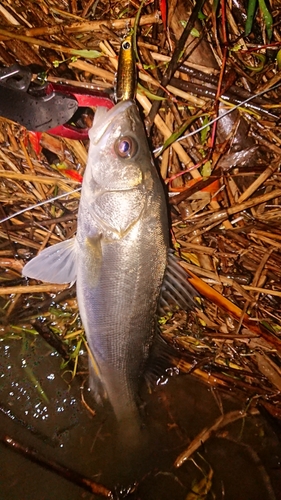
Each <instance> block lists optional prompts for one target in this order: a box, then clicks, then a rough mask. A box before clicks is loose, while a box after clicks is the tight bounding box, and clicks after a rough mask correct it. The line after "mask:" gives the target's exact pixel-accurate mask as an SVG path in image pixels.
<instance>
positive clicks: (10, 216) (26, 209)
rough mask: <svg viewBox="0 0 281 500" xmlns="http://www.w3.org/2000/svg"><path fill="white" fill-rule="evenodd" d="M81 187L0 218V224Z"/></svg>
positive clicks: (79, 189)
mask: <svg viewBox="0 0 281 500" xmlns="http://www.w3.org/2000/svg"><path fill="white" fill-rule="evenodd" d="M81 189H82V188H81V187H79V188H77V189H74V190H73V191H69V193H63V194H59V195H58V196H54V198H49V199H48V200H44V201H40V202H39V203H36V205H31V206H30V207H27V208H23V209H22V210H19V211H18V212H16V213H15V214H13V215H8V217H5V219H2V220H0V224H2V223H3V222H7V221H8V220H10V219H13V218H14V217H17V216H18V215H21V214H24V212H28V211H29V210H33V209H34V208H37V207H41V206H42V205H46V204H47V203H52V202H53V201H56V200H59V199H60V198H64V197H65V196H68V195H69V194H73V193H78V192H79V191H81Z"/></svg>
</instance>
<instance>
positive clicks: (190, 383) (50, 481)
mask: <svg viewBox="0 0 281 500" xmlns="http://www.w3.org/2000/svg"><path fill="white" fill-rule="evenodd" d="M60 364H61V358H60V357H59V356H58V355H57V354H56V353H55V352H54V351H53V350H52V349H51V348H50V347H49V346H48V345H47V344H46V343H45V341H44V340H43V339H41V338H40V337H39V336H38V337H37V336H36V337H34V336H32V335H28V334H26V335H25V337H24V338H16V337H15V338H9V339H7V338H6V340H5V339H4V340H2V341H1V342H0V375H1V378H0V382H1V385H0V406H1V409H2V411H1V412H0V434H1V436H0V437H1V438H3V436H4V435H7V434H8V435H10V436H11V437H13V439H15V440H18V441H19V442H21V443H23V444H24V445H25V446H32V447H34V448H36V450H37V451H38V452H40V453H41V454H43V455H44V456H45V457H47V458H49V459H51V460H56V461H58V462H60V463H63V464H64V465H66V466H68V467H69V468H71V469H74V470H75V471H77V472H80V473H82V474H83V475H85V476H88V477H90V478H91V479H92V480H94V481H96V482H101V483H102V484H104V485H106V486H108V487H110V488H112V487H113V486H114V485H115V484H116V482H118V480H121V478H122V477H123V478H126V479H123V482H124V483H125V482H128V483H129V482H134V481H137V482H138V485H137V488H136V491H135V493H134V494H132V495H131V496H130V497H129V498H135V499H139V500H150V499H151V500H166V499H167V500H168V499H169V500H186V499H187V498H188V499H190V500H191V498H196V497H188V493H189V492H190V491H191V488H192V485H194V484H195V483H196V482H197V483H198V481H200V480H203V478H204V473H205V474H208V473H209V471H210V470H211V469H212V471H213V479H212V486H211V489H210V492H209V494H208V496H207V497H202V498H210V499H214V498H216V499H226V500H232V499H233V500H238V499H239V500H244V499H245V500H259V499H260V500H270V499H273V498H276V499H277V500H278V499H280V498H281V470H280V462H281V447H280V443H279V440H278V438H277V436H276V434H275V433H274V432H273V430H272V429H271V427H269V425H268V424H267V423H266V422H265V421H264V420H263V419H262V418H261V417H259V418H258V417H251V418H247V419H246V420H239V421H237V422H235V423H233V424H231V425H229V426H228V427H227V428H224V429H222V431H221V433H220V435H219V436H218V435H217V436H214V437H212V438H210V439H209V440H208V441H207V443H206V444H205V445H204V446H201V447H200V449H199V453H195V454H194V455H193V457H192V458H193V461H192V460H189V461H187V462H185V464H184V465H183V466H182V467H181V468H179V469H175V467H174V466H173V463H174V460H175V458H176V457H177V456H178V455H179V453H180V452H181V451H182V450H183V449H185V448H186V447H187V445H188V443H189V442H190V440H191V439H193V438H194V437H195V436H196V435H197V434H198V433H199V432H200V431H201V430H202V429H203V428H204V427H205V426H210V425H212V424H213V423H214V420H215V419H216V418H217V417H218V416H219V415H220V408H223V410H224V411H225V412H227V411H231V410H234V409H238V408H240V407H241V404H240V403H239V402H237V401H236V400H235V399H234V398H232V396H230V395H222V394H220V393H219V391H217V390H216V391H215V392H214V391H212V390H211V389H210V388H208V387H206V386H204V385H202V384H201V383H199V382H198V381H196V380H195V379H194V378H192V377H190V376H179V377H174V378H172V379H170V380H169V381H168V382H167V383H166V384H165V385H162V386H159V387H157V388H156V389H155V391H154V392H153V393H152V394H148V393H147V392H146V389H144V390H143V394H142V397H143V399H144V401H145V403H144V405H145V413H146V415H147V418H146V428H147V429H150V431H149V438H148V439H147V434H146V438H145V439H146V441H145V442H146V445H145V447H144V449H142V450H139V452H137V453H135V454H133V455H131V456H128V454H127V450H128V449H129V448H128V447H127V446H126V443H125V444H124V445H123V449H120V447H119V448H118V446H117V445H116V442H117V440H116V434H117V428H116V423H115V419H114V416H113V415H112V412H111V410H110V408H107V407H103V408H100V407H96V406H95V404H94V402H93V401H92V399H91V396H90V394H89V393H88V392H87V390H85V391H84V396H85V398H86V400H87V402H88V404H89V405H91V407H93V408H94V409H95V410H96V415H95V416H92V415H91V414H90V413H89V411H88V410H87V409H86V408H85V407H84V406H83V405H82V403H81V392H80V386H81V380H82V379H81V378H78V377H77V378H75V379H74V380H73V381H72V382H71V383H69V374H65V375H64V378H63V377H62V371H61V370H60ZM35 380H37V387H36V386H35V385H36V382H35ZM38 382H39V383H40V385H41V389H42V390H41V392H40V387H38ZM5 413H6V414H5ZM0 470H1V474H0V499H1V500H19V499H20V500H30V499H32V500H54V499H60V500H78V499H92V498H94V497H93V495H91V494H90V493H88V492H86V491H84V490H83V489H81V488H80V487H78V486H76V485H73V484H72V483H70V482H68V481H66V480H65V479H63V478H61V477H59V476H58V475H56V474H55V473H53V472H50V471H47V470H45V469H43V468H42V467H40V466H38V465H36V464H34V463H32V462H30V461H29V460H27V459H26V458H25V457H23V456H21V455H18V454H16V453H14V452H13V451H11V450H10V449H8V448H6V447H5V446H4V445H3V444H0ZM124 470H125V472H124ZM120 471H122V472H120ZM119 474H120V476H119ZM274 492H275V493H274ZM197 498H198V497H197Z"/></svg>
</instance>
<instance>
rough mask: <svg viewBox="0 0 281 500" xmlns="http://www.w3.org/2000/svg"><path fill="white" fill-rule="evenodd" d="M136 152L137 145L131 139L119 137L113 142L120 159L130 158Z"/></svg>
mask: <svg viewBox="0 0 281 500" xmlns="http://www.w3.org/2000/svg"><path fill="white" fill-rule="evenodd" d="M137 150H138V146H137V143H136V141H135V140H134V139H133V138H132V137H121V138H120V139H118V140H117V141H116V142H115V152H116V153H117V155H118V156H120V157H121V158H132V157H133V156H135V154H136V152H137Z"/></svg>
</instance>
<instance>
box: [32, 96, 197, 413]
mask: <svg viewBox="0 0 281 500" xmlns="http://www.w3.org/2000/svg"><path fill="white" fill-rule="evenodd" d="M89 135H90V147H89V154H88V162H87V167H86V171H85V176H84V180H83V185H82V192H81V201H80V205H79V212H78V223H77V235H76V238H74V239H72V240H69V241H64V242H61V243H58V244H56V245H54V246H52V247H49V248H47V249H45V250H43V251H42V252H41V253H40V254H39V255H38V256H37V257H35V258H34V259H32V260H31V261H30V262H29V263H28V264H26V265H25V267H24V269H23V275H25V276H29V277H31V278H35V279H40V280H43V281H48V282H53V283H68V282H74V281H76V282H77V298H78V305H79V310H80V315H81V318H82V322H83V325H84V328H85V331H86V335H87V340H88V343H89V346H90V350H91V352H92V354H93V358H94V362H93V363H92V361H91V360H90V363H89V364H90V387H91V389H92V390H93V392H94V395H95V397H96V399H97V401H100V400H102V399H103V398H104V397H107V398H108V399H109V401H110V402H111V404H112V407H113V409H114V412H115V414H116V417H117V419H118V420H119V421H123V422H124V421H128V419H130V421H132V420H135V421H138V419H139V411H138V390H139V384H140V380H141V377H142V375H143V371H144V366H145V362H146V360H147V358H148V355H149V350H150V347H151V344H152V341H153V337H154V334H155V331H156V320H157V318H156V310H157V306H158V304H160V307H162V309H163V308H165V307H169V304H170V302H171V300H172V301H173V302H174V303H177V304H178V305H180V306H181V307H184V308H185V309H186V308H187V307H191V306H193V305H194V304H195V302H194V296H195V295H196V292H195V291H194V290H193V289H192V287H191V286H190V285H189V283H188V281H187V279H186V278H187V275H186V274H185V272H184V271H183V269H182V268H181V267H180V266H179V265H178V263H177V261H176V259H175V257H173V255H172V254H171V253H170V251H169V229H168V228H169V225H168V217H167V209H166V200H165V194H164V189H163V186H162V182H161V180H160V178H159V176H158V173H157V170H156V167H155V165H154V162H153V159H152V156H151V153H150V150H149V147H148V143H147V139H146V134H145V131H144V127H143V124H142V121H141V119H140V116H139V112H138V108H137V106H136V104H135V103H134V102H133V101H131V100H128V101H122V102H120V103H119V104H117V105H116V106H115V107H114V108H112V109H111V110H109V111H108V110H106V109H105V108H98V109H97V112H96V115H95V119H94V123H93V126H92V129H91V131H90V134H89ZM165 273H166V278H165V279H164V275H165ZM161 290H162V292H161ZM160 292H161V293H160ZM159 297H160V299H159Z"/></svg>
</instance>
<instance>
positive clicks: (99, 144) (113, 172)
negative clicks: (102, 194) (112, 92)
mask: <svg viewBox="0 0 281 500" xmlns="http://www.w3.org/2000/svg"><path fill="white" fill-rule="evenodd" d="M89 137H90V148H89V155H88V164H87V172H86V174H87V176H88V179H87V180H89V181H91V180H92V181H93V182H94V183H96V184H98V186H99V187H100V188H103V189H105V190H126V189H133V188H135V187H136V186H139V185H140V184H142V183H143V181H144V180H145V177H146V174H147V173H148V172H149V169H148V168H147V160H148V161H149V163H150V162H151V156H150V151H149V148H148V145H147V139H146V135H145V131H144V128H143V124H142V122H141V119H140V117H139V112H138V108H137V106H136V104H135V103H134V102H133V101H131V100H128V101H122V102H120V103H119V104H117V105H116V106H114V107H113V108H112V109H111V110H107V109H106V108H98V109H97V112H96V115H95V119H94V122H93V126H92V128H91V130H90V132H89Z"/></svg>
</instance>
